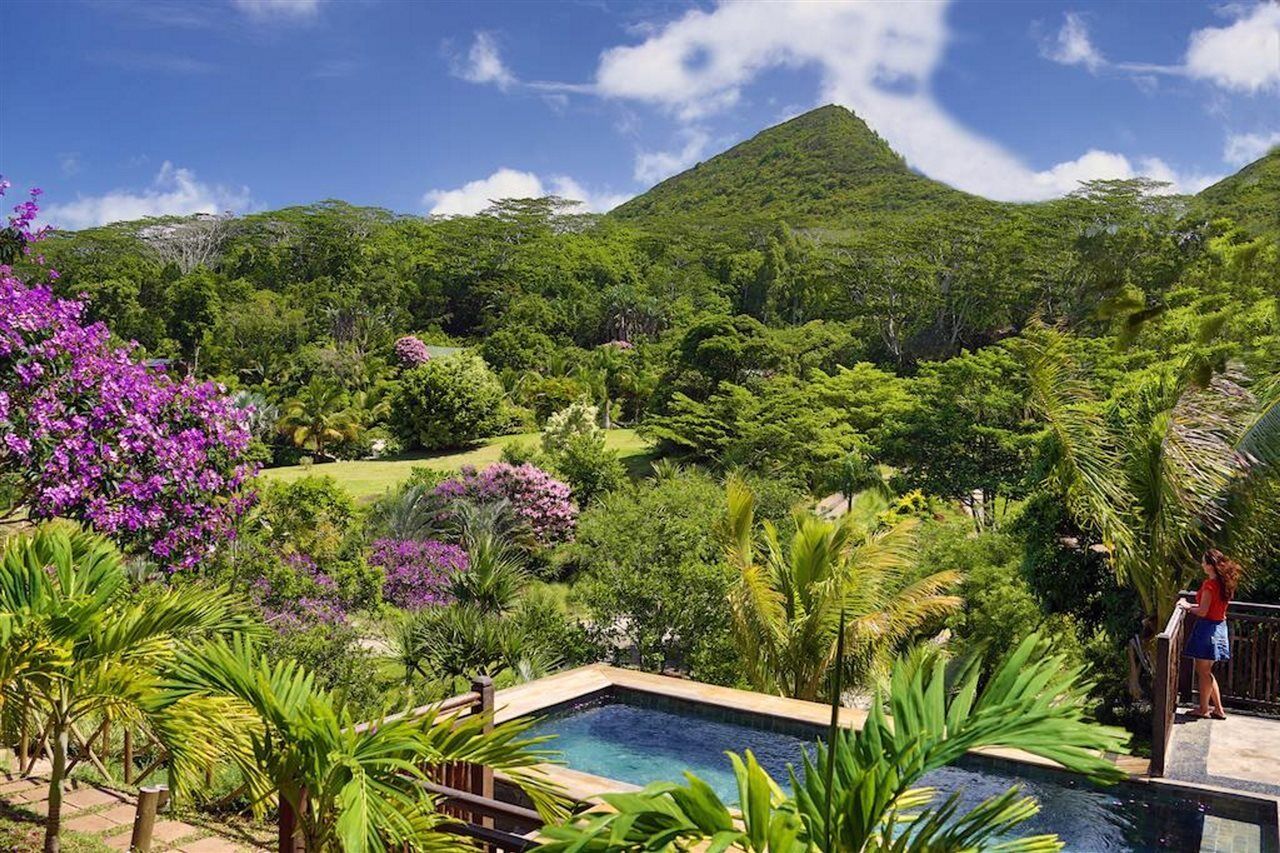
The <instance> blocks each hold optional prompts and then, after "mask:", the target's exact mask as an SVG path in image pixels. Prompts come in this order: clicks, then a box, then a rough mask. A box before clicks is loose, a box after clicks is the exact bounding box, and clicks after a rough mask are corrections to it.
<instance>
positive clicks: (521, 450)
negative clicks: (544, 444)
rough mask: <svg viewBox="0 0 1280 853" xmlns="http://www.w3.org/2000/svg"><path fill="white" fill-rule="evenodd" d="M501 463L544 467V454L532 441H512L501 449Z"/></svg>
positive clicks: (545, 463)
mask: <svg viewBox="0 0 1280 853" xmlns="http://www.w3.org/2000/svg"><path fill="white" fill-rule="evenodd" d="M501 458H502V461H503V462H506V463H507V464H508V465H537V466H538V467H539V468H544V467H546V465H547V464H549V463H547V462H546V458H547V457H546V454H545V453H543V452H542V451H541V450H539V449H538V445H536V444H534V443H533V442H532V441H512V442H509V443H507V444H505V445H503V447H502V457H501Z"/></svg>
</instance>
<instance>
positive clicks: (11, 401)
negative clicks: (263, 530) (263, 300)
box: [0, 201, 254, 568]
mask: <svg viewBox="0 0 1280 853" xmlns="http://www.w3.org/2000/svg"><path fill="white" fill-rule="evenodd" d="M17 211H18V215H17V216H16V217H11V218H10V228H11V229H13V230H15V231H17V232H18V233H21V234H22V235H23V239H24V241H25V245H24V248H23V252H24V253H25V254H27V255H28V256H30V255H31V252H32V244H33V243H34V242H35V241H36V240H38V239H39V237H40V233H39V232H36V233H33V232H31V230H30V224H31V222H32V221H33V220H34V217H35V214H36V208H35V205H34V201H32V202H27V203H25V204H23V205H19V207H18V208H17ZM36 260H37V262H39V259H38V258H37V259H36ZM50 273H51V275H50V277H51V278H52V277H55V276H54V275H53V274H52V271H50ZM84 310H85V308H84V305H83V304H82V303H80V302H76V301H73V300H67V299H59V298H57V297H56V296H54V294H53V292H52V291H51V290H50V289H49V287H48V286H46V285H39V284H36V285H28V284H25V283H24V282H22V281H21V280H19V279H18V278H17V277H15V276H14V274H13V270H12V268H11V267H8V266H0V472H3V473H0V477H2V478H3V482H0V486H3V488H0V494H4V493H7V497H8V500H7V503H8V506H7V507H0V517H3V515H4V514H6V513H7V514H14V513H16V512H18V511H19V510H23V509H25V510H26V512H27V514H28V516H29V517H31V518H33V519H44V518H52V517H54V516H64V517H68V518H74V519H77V520H80V521H82V522H83V523H85V524H86V525H88V526H89V527H92V528H93V529H94V530H97V531H99V532H100V533H103V534H105V535H107V536H109V537H111V538H113V539H115V540H116V541H117V542H118V543H120V544H121V545H122V546H123V547H125V548H127V549H132V550H136V551H142V552H146V553H149V554H150V555H152V556H154V557H155V558H157V559H158V560H160V561H161V562H163V563H165V564H166V565H168V566H170V567H172V568H187V567H191V566H193V565H195V564H196V563H197V562H199V561H200V559H201V558H202V557H203V556H204V555H206V554H207V553H208V552H209V551H210V550H211V549H212V548H213V547H214V546H215V544H216V543H217V542H218V541H220V540H223V539H226V538H229V537H231V536H233V535H234V532H235V524H236V520H237V518H238V517H239V516H240V515H241V514H242V513H243V512H244V510H245V509H247V508H248V506H249V505H250V503H251V501H252V496H251V495H250V494H247V493H246V492H245V489H244V486H245V482H246V480H247V479H248V478H249V477H251V476H252V474H253V473H254V472H253V466H251V465H250V464H248V463H247V462H246V456H245V454H246V451H247V449H248V446H249V438H250V436H249V430H248V427H247V424H246V419H247V415H246V412H244V411H243V410H241V409H239V408H237V407H235V406H234V405H233V404H232V403H231V402H230V400H229V399H228V398H227V397H226V395H225V394H224V393H223V389H222V388H221V387H219V386H217V385H214V384H212V383H208V382H206V383H197V382H195V381H192V380H191V379H189V378H188V379H175V378H172V377H170V376H166V375H165V374H163V373H161V372H158V371H153V370H150V369H148V368H147V367H146V366H144V365H143V364H141V363H140V362H139V361H137V360H136V357H135V349H136V347H135V346H134V345H132V344H131V345H128V346H123V347H115V346H112V345H111V343H110V342H109V340H108V338H109V332H108V331H107V328H106V326H104V325H103V324H102V323H93V324H91V325H85V324H84V322H83V315H84Z"/></svg>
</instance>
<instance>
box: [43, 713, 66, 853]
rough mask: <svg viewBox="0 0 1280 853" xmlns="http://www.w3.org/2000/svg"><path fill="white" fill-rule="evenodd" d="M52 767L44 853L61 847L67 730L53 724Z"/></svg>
mask: <svg viewBox="0 0 1280 853" xmlns="http://www.w3.org/2000/svg"><path fill="white" fill-rule="evenodd" d="M50 741H51V742H50V746H52V747H53V761H52V767H51V768H50V770H49V817H48V819H47V820H46V821H45V824H44V853H58V851H59V850H60V849H61V845H60V844H59V842H58V833H59V832H60V831H61V830H62V778H63V777H64V776H65V775H66V774H67V729H66V727H65V726H63V725H62V724H61V723H55V724H54V736H53V737H52V738H51V739H50Z"/></svg>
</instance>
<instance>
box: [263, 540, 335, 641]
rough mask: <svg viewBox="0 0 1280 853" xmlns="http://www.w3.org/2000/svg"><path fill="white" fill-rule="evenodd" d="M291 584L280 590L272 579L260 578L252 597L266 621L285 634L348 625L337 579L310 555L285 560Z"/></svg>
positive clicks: (292, 556)
mask: <svg viewBox="0 0 1280 853" xmlns="http://www.w3.org/2000/svg"><path fill="white" fill-rule="evenodd" d="M284 565H285V566H286V567H287V572H288V581H287V582H286V583H285V584H283V586H282V587H281V588H277V587H276V585H275V584H273V583H272V582H271V580H270V579H268V578H266V577H261V578H258V579H257V580H256V581H254V582H253V586H252V587H250V597H252V598H253V600H254V601H255V602H256V603H257V604H258V606H259V607H260V608H261V609H262V618H263V621H264V622H266V623H267V624H268V625H270V626H271V627H273V628H275V629H276V630H277V631H279V632H281V633H287V632H289V631H299V630H304V629H306V628H311V627H313V626H315V625H339V624H342V623H345V622H346V621H347V611H346V607H344V605H343V601H342V597H341V595H340V594H339V592H338V587H337V584H336V583H334V581H333V578H331V577H329V576H328V575H326V574H325V573H324V572H322V571H321V570H320V569H319V567H317V566H316V562H315V560H313V559H311V558H310V557H308V556H307V555H306V554H298V553H291V554H286V555H285V556H284Z"/></svg>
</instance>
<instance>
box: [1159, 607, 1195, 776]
mask: <svg viewBox="0 0 1280 853" xmlns="http://www.w3.org/2000/svg"><path fill="white" fill-rule="evenodd" d="M1186 624H1187V623H1186V611H1184V610H1183V609H1182V608H1181V607H1175V608H1174V609H1173V615H1171V616H1170V617H1169V621H1168V623H1167V624H1166V625H1165V627H1164V630H1163V631H1161V632H1160V634H1158V635H1157V636H1156V652H1155V660H1154V663H1155V666H1154V667H1153V668H1152V669H1153V672H1152V684H1151V717H1152V726H1151V775H1152V776H1163V775H1164V767H1165V762H1166V759H1167V757H1168V750H1169V738H1170V737H1171V736H1172V735H1173V717H1174V714H1175V713H1176V712H1177V710H1178V681H1179V677H1178V676H1179V670H1180V669H1181V665H1182V660H1181V658H1182V641H1183V632H1184V629H1185V628H1186Z"/></svg>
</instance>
